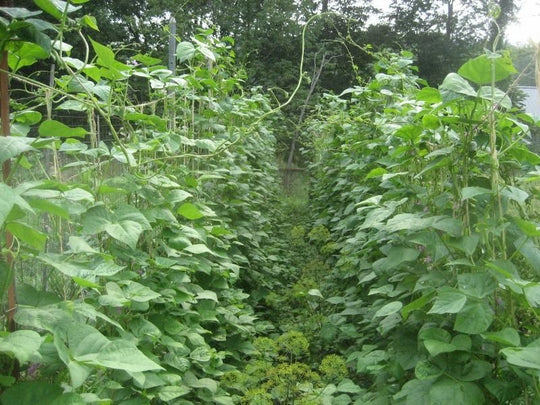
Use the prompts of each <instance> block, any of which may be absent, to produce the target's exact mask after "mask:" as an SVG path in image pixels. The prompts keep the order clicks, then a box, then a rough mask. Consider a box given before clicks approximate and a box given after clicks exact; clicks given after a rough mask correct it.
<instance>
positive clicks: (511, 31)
mask: <svg viewBox="0 0 540 405" xmlns="http://www.w3.org/2000/svg"><path fill="white" fill-rule="evenodd" d="M519 3H521V10H520V11H519V12H518V15H517V18H518V21H516V22H514V23H512V24H511V25H510V26H509V27H508V29H507V32H506V36H507V40H508V41H509V42H510V43H512V44H514V45H526V44H528V43H529V42H530V41H532V42H535V43H540V0H521V1H520V2H518V4H519Z"/></svg>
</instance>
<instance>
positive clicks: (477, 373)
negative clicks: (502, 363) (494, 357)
mask: <svg viewBox="0 0 540 405" xmlns="http://www.w3.org/2000/svg"><path fill="white" fill-rule="evenodd" d="M492 369H493V366H492V364H491V363H489V362H487V361H483V360H472V361H470V362H469V363H467V364H465V366H464V367H463V370H461V375H460V376H459V379H460V380H461V381H477V380H480V379H482V378H484V377H486V376H488V375H489V374H490V373H491V372H492Z"/></svg>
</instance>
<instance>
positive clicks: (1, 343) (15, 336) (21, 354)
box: [0, 330, 43, 364]
mask: <svg viewBox="0 0 540 405" xmlns="http://www.w3.org/2000/svg"><path fill="white" fill-rule="evenodd" d="M42 340H43V338H42V337H41V336H40V335H39V333H37V332H34V331H33V330H17V331H15V332H12V333H10V334H8V335H7V336H5V337H0V352H3V353H9V354H10V355H12V356H13V357H15V358H16V359H17V360H18V361H19V364H25V363H26V362H28V361H29V360H30V359H31V358H32V356H35V355H36V354H37V352H38V350H39V347H40V346H41V342H42Z"/></svg>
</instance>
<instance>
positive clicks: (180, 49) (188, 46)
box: [176, 41, 195, 63]
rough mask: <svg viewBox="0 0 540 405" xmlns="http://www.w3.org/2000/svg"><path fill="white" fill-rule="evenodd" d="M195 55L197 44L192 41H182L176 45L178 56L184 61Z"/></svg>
mask: <svg viewBox="0 0 540 405" xmlns="http://www.w3.org/2000/svg"><path fill="white" fill-rule="evenodd" d="M194 56H195V46H194V45H193V44H192V43H191V42H186V41H182V42H180V43H179V44H178V45H177V46H176V58H177V59H178V62H180V63H182V62H185V61H187V60H190V59H192V58H193V57H194Z"/></svg>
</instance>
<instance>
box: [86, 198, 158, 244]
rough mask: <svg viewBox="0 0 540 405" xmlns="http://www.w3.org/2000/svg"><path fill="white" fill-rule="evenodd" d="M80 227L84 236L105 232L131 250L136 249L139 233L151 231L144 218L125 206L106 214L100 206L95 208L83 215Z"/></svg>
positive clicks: (138, 212) (133, 209) (136, 211)
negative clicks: (81, 226)
mask: <svg viewBox="0 0 540 405" xmlns="http://www.w3.org/2000/svg"><path fill="white" fill-rule="evenodd" d="M82 225H83V232H84V233H85V234H95V233H99V232H103V231H105V232H107V233H108V234H109V235H110V236H111V237H112V238H114V239H116V240H118V241H120V242H123V243H125V244H127V245H128V246H129V247H131V248H132V249H135V248H136V246H137V242H138V241H139V237H140V235H141V233H142V232H143V231H145V230H149V229H151V225H150V223H149V222H148V220H147V219H146V217H145V216H144V215H143V214H142V213H141V212H140V211H139V210H137V209H136V208H135V207H132V206H130V205H126V204H123V205H120V206H118V207H117V208H116V209H115V210H114V211H112V212H108V211H107V210H106V209H105V207H104V206H102V205H98V206H95V207H93V208H91V209H89V210H88V211H87V212H86V213H85V214H84V216H83V218H82Z"/></svg>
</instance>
